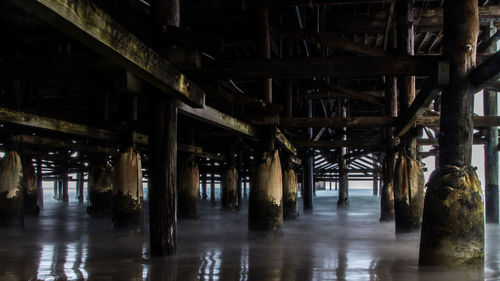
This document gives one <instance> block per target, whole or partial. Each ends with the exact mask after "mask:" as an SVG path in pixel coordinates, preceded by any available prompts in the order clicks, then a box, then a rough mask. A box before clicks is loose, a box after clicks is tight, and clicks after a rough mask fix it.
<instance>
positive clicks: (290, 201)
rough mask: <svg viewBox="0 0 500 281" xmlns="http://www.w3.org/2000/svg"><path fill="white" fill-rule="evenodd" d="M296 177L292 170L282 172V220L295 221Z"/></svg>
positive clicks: (296, 214)
mask: <svg viewBox="0 0 500 281" xmlns="http://www.w3.org/2000/svg"><path fill="white" fill-rule="evenodd" d="M297 190H298V182H297V175H296V174H295V170H294V169H286V170H285V171H283V219H292V220H294V219H297V216H298V213H297Z"/></svg>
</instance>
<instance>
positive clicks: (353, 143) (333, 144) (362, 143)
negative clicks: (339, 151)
mask: <svg viewBox="0 0 500 281" xmlns="http://www.w3.org/2000/svg"><path fill="white" fill-rule="evenodd" d="M294 143H295V145H296V146H297V147H298V148H303V147H313V148H324V149H330V148H342V147H349V148H367V147H379V148H380V150H382V147H383V146H388V145H389V144H386V143H384V141H383V140H378V139H356V140H332V141H327V140H325V141H323V140H322V141H295V142H294Z"/></svg>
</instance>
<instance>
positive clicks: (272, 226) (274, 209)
mask: <svg viewBox="0 0 500 281" xmlns="http://www.w3.org/2000/svg"><path fill="white" fill-rule="evenodd" d="M250 185H251V187H252V188H250V198H249V203H248V228H249V229H250V230H264V231H278V230H280V228H281V225H282V223H283V205H282V203H283V198H282V196H283V189H282V188H283V185H282V175H281V163H280V157H279V154H278V151H277V150H275V151H274V152H271V153H267V152H266V153H264V155H263V157H262V158H261V159H260V163H257V166H256V167H255V168H254V170H253V175H252V183H251V184H250Z"/></svg>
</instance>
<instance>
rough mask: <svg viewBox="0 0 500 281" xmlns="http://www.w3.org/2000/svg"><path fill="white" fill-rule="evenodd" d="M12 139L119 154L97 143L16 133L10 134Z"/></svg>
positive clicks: (13, 140) (85, 150)
mask: <svg viewBox="0 0 500 281" xmlns="http://www.w3.org/2000/svg"><path fill="white" fill-rule="evenodd" d="M10 141H12V142H14V143H22V144H29V145H36V146H48V147H52V148H59V149H69V150H73V151H81V152H89V153H103V154H110V155H112V154H117V153H119V151H118V149H116V148H111V147H104V146H97V145H88V144H83V143H75V142H73V141H67V140H60V139H54V138H47V137H40V136H31V135H14V136H10Z"/></svg>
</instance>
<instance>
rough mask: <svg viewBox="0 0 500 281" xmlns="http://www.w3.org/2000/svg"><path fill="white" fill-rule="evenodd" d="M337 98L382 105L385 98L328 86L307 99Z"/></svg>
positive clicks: (307, 96)
mask: <svg viewBox="0 0 500 281" xmlns="http://www.w3.org/2000/svg"><path fill="white" fill-rule="evenodd" d="M338 97H347V98H350V99H353V100H360V101H364V102H368V103H373V104H378V105H383V104H384V103H385V98H384V96H383V95H377V94H376V93H375V92H372V91H368V92H360V91H356V90H352V89H347V88H344V87H340V86H334V85H330V86H328V91H325V92H322V93H318V94H308V95H306V98H307V99H313V100H316V99H333V98H338Z"/></svg>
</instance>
